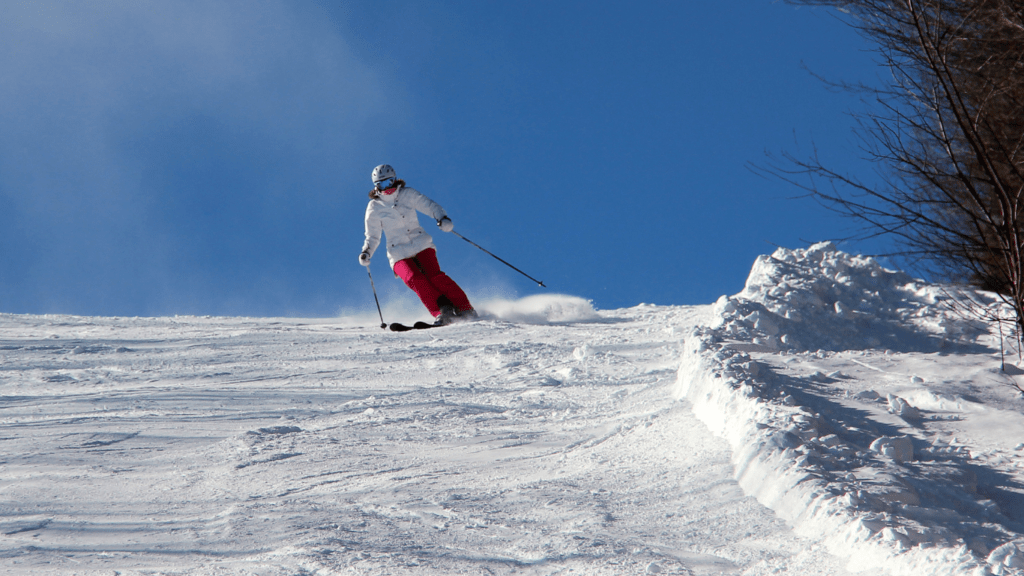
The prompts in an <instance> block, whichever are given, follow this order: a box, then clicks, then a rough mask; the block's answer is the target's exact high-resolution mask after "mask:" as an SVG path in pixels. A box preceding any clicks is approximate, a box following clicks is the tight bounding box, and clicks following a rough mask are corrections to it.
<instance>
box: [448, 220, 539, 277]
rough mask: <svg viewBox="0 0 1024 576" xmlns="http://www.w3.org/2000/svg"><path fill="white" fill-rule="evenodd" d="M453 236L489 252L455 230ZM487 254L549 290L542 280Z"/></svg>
mask: <svg viewBox="0 0 1024 576" xmlns="http://www.w3.org/2000/svg"><path fill="white" fill-rule="evenodd" d="M452 234H455V235H456V236H458V237H459V238H462V239H463V240H465V241H466V242H469V243H470V244H472V245H473V246H476V247H477V248H479V249H481V250H483V251H484V252H487V250H485V249H484V247H483V246H480V245H479V244H477V243H476V242H473V241H472V240H470V239H469V238H466V237H465V236H463V235H462V234H459V233H458V232H456V231H455V230H452ZM487 253H488V254H490V255H491V256H492V257H493V258H494V259H495V260H497V261H498V262H501V263H502V264H504V265H505V266H508V267H509V268H511V269H513V270H515V271H516V272H519V273H520V274H522V275H523V276H526V277H527V278H529V279H530V280H533V281H534V282H536V283H537V284H539V285H540V287H541V288H547V286H545V285H544V283H543V282H541V281H540V280H537V279H536V278H534V277H533V276H530V275H529V274H527V273H526V272H523V271H522V270H520V269H519V268H516V267H515V266H513V265H511V264H509V263H508V262H505V261H504V260H502V259H501V258H498V257H497V256H495V255H494V254H491V253H490V252H487Z"/></svg>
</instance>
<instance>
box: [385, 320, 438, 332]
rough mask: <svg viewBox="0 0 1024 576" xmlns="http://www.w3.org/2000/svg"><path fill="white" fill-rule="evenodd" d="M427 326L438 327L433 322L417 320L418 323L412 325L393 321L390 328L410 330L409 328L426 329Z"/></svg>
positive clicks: (403, 330) (393, 329)
mask: <svg viewBox="0 0 1024 576" xmlns="http://www.w3.org/2000/svg"><path fill="white" fill-rule="evenodd" d="M427 328H437V326H435V325H433V324H427V323H426V322H417V323H415V324H413V325H412V326H406V325H405V324H400V323H398V322H392V323H391V325H390V326H388V329H390V330H391V331H392V332H408V331H409V330H426V329H427Z"/></svg>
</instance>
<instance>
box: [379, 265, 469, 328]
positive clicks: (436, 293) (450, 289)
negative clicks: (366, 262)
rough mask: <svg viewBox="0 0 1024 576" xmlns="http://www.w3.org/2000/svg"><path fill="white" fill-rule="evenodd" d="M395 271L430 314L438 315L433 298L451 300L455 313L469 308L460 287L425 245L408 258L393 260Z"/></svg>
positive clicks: (436, 303)
mask: <svg viewBox="0 0 1024 576" xmlns="http://www.w3.org/2000/svg"><path fill="white" fill-rule="evenodd" d="M395 274H397V275H398V277H399V278H401V279H402V281H403V282H405V285H406V286H408V287H409V288H412V291H413V292H415V293H416V295H417V296H419V297H420V300H421V301H422V302H423V305H424V306H426V307H427V310H430V314H431V315H433V316H434V317H437V316H438V315H439V314H441V306H440V305H439V304H438V302H437V301H438V299H440V298H441V297H442V296H443V297H446V298H447V299H448V300H449V301H451V303H452V305H453V306H455V309H456V310H458V311H459V312H464V311H466V310H472V309H473V305H472V304H470V303H469V298H466V293H465V292H463V291H462V288H459V285H458V284H456V283H455V281H454V280H452V279H451V278H449V277H448V275H447V274H445V273H444V272H441V266H439V265H438V263H437V251H435V250H434V249H433V248H427V249H426V250H424V251H423V252H420V253H419V254H417V255H415V256H413V257H412V258H406V259H405V260H399V261H398V262H396V263H395Z"/></svg>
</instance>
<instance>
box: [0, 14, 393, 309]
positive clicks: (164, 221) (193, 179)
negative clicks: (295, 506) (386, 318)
mask: <svg viewBox="0 0 1024 576" xmlns="http://www.w3.org/2000/svg"><path fill="white" fill-rule="evenodd" d="M307 8H308V6H307V7H304V8H303V9H298V8H296V5H295V4H293V3H289V2H278V1H237V2H231V1H229V2H205V1H199V2H190V1H175V2H163V1H161V2H142V1H100V0H97V1H91V2H77V1H68V2H59V1H51V2H16V3H8V4H6V5H5V6H4V16H3V18H2V19H0V101H2V102H3V106H0V125H2V129H0V246H2V247H3V254H0V311H12V312H21V311H24V312H47V311H78V312H88V313H117V312H118V311H119V310H121V309H122V308H123V309H129V310H134V311H136V313H139V310H142V312H147V311H148V310H146V308H147V306H149V307H151V305H152V302H153V301H154V299H162V301H163V302H169V303H170V305H180V304H181V303H182V302H183V301H184V302H185V303H187V302H188V301H190V300H191V301H194V300H195V299H198V298H203V297H204V296H203V294H204V292H212V291H216V290H217V289H218V286H219V284H220V282H221V279H220V278H219V275H221V274H228V275H229V276H231V278H229V279H228V284H229V285H230V283H231V282H237V283H240V284H244V283H250V284H251V283H253V282H257V281H258V280H259V278H260V277H261V274H263V273H262V272H260V269H266V268H267V267H273V266H274V265H278V266H285V265H286V264H285V262H286V261H287V259H288V257H287V255H286V254H285V252H284V250H286V249H288V248H290V246H289V245H287V243H288V242H289V241H294V236H295V234H294V228H293V227H294V226H295V225H299V226H301V225H302V224H303V219H314V220H315V219H316V218H320V217H322V212H323V209H322V208H323V207H322V206H321V203H322V201H324V200H323V199H324V196H322V195H318V194H319V193H318V192H317V191H318V190H320V189H321V188H322V185H323V183H324V178H325V177H329V176H330V175H329V174H328V175H324V174H322V173H319V172H320V171H322V169H323V167H324V166H332V167H334V166H336V165H337V164H338V162H339V161H340V162H343V161H344V159H345V158H346V157H348V156H349V155H351V154H352V153H353V151H354V150H356V149H357V148H358V143H359V139H360V137H361V135H362V134H364V133H365V132H366V131H367V127H368V126H369V125H370V124H371V123H372V125H373V126H374V128H375V130H376V131H379V130H380V129H382V127H386V126H385V122H386V121H387V120H386V119H387V118H391V119H392V120H390V121H391V122H395V121H396V120H395V115H394V111H395V110H396V109H400V108H401V107H400V106H399V105H398V103H396V102H395V101H394V99H393V98H392V97H391V96H390V95H389V92H388V91H387V90H385V89H384V88H383V86H382V84H381V81H380V79H379V78H378V77H377V76H376V75H375V74H374V73H373V72H372V71H371V70H370V69H369V68H368V66H366V65H365V64H363V63H361V62H359V61H358V59H357V58H356V57H355V56H354V55H353V53H352V51H351V49H350V48H349V46H348V45H347V44H346V42H345V39H344V38H342V37H341V36H340V33H339V32H338V31H337V30H336V29H334V28H332V27H331V26H330V25H329V23H328V22H326V21H325V19H324V18H323V15H322V14H318V13H317V12H315V11H314V10H313V9H307ZM385 110H387V111H389V112H390V114H389V115H388V116H386V117H385V116H384V115H383V112H384V111H385ZM360 166H361V164H360ZM254 256H255V257H259V258H261V259H262V260H261V261H260V262H259V263H252V262H249V261H247V260H246V258H248V257H254ZM275 263H276V264H275ZM254 289H255V288H254ZM188 291H193V292H194V295H192V296H185V297H179V296H176V295H180V294H181V293H183V292H188ZM161 292H166V294H161ZM281 297H286V296H281ZM176 298H177V299H176ZM181 298H184V300H181ZM230 298H231V299H239V298H241V300H243V301H244V300H245V296H239V295H238V294H235V295H233V296H231V297H230ZM86 302H89V303H91V304H89V305H90V306H92V307H93V308H92V309H90V310H83V307H85V304H84V303H86ZM239 306H240V307H244V306H245V304H244V303H243V304H239ZM184 311H189V310H184Z"/></svg>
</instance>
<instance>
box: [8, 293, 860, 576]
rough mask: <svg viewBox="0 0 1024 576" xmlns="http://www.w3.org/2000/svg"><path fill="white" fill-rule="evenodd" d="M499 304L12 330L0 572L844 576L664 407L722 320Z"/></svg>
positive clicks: (701, 311) (562, 301)
mask: <svg viewBox="0 0 1024 576" xmlns="http://www.w3.org/2000/svg"><path fill="white" fill-rule="evenodd" d="M485 308H486V311H487V312H488V314H487V315H486V318H485V319H484V320H483V321H480V322H476V323H473V324H466V325H460V326H455V327H448V328H443V329H436V330H429V331H422V332H410V333H405V334H394V333H389V332H382V331H381V330H380V329H379V328H377V319H376V317H375V316H376V315H375V314H374V315H373V316H367V317H365V318H355V319H353V318H340V319H329V320H295V319H258V318H194V317H187V318H186V317H175V318H155V319H138V318H83V317H67V316H16V315H0V571H2V572H4V573H10V574H114V573H115V572H116V573H119V574H122V575H126V574H211V575H212V574H217V575H223V574H274V575H278V574H280V575H285V574H287V575H294V574H317V575H331V574H459V573H466V574H570V573H572V574H608V575H621V574H720V573H736V574H752V575H760V574H787V573H788V574H843V573H844V571H843V570H842V568H841V562H840V561H839V560H836V559H834V558H832V557H831V556H829V555H828V554H827V553H826V552H825V551H824V549H823V548H822V547H819V546H816V545H815V543H814V542H812V541H811V540H809V539H807V538H804V537H801V536H799V535H797V534H795V533H794V532H793V531H792V530H791V529H790V528H789V527H788V526H787V525H786V523H785V522H783V521H782V520H780V519H779V518H778V517H777V516H776V515H775V514H774V513H773V512H772V511H771V510H769V509H768V508H766V507H764V506H762V505H760V504H758V503H757V502H756V500H754V499H753V498H751V497H749V496H746V495H745V494H744V493H743V492H742V490H741V489H740V487H739V485H738V483H737V482H736V481H735V480H734V479H733V468H732V464H731V461H730V451H729V447H728V445H727V444H726V443H725V442H724V441H722V440H720V439H718V438H715V437H714V436H712V435H711V434H710V433H709V432H708V431H707V429H706V428H705V427H704V426H703V425H702V424H700V422H699V421H697V420H696V419H695V418H694V416H693V413H692V411H691V410H690V408H689V406H688V404H687V403H686V402H678V401H674V400H673V399H672V396H671V392H672V389H673V386H674V383H675V376H676V371H677V369H678V367H679V359H680V354H681V349H682V348H681V341H682V339H683V337H684V335H685V334H687V333H688V332H689V331H690V330H691V329H692V327H693V326H695V325H696V324H698V323H700V322H702V321H705V320H706V319H707V317H708V314H709V313H710V307H707V306H705V307H659V306H643V305H641V306H638V307H635V308H630V309H627V310H614V311H601V312H595V311H594V310H592V309H591V308H590V306H589V304H587V303H586V302H585V301H582V300H580V299H577V298H568V297H555V296H551V297H535V298H531V299H527V300H524V301H518V302H494V303H491V304H489V305H488V306H486V307H485ZM389 316H390V315H389ZM389 319H390V318H389Z"/></svg>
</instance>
